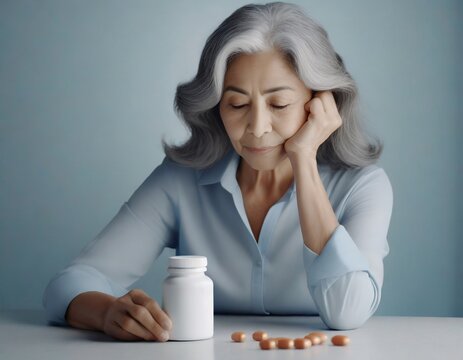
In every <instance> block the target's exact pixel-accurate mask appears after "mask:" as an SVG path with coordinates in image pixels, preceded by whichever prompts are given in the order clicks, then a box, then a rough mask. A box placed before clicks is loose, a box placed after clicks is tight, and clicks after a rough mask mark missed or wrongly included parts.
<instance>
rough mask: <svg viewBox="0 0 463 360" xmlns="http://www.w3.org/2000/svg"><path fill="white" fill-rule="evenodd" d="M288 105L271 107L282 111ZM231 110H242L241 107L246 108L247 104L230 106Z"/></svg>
mask: <svg viewBox="0 0 463 360" xmlns="http://www.w3.org/2000/svg"><path fill="white" fill-rule="evenodd" d="M288 105H289V104H287V105H271V106H272V107H273V108H275V109H278V110H282V109H284V108H286V107H288ZM230 106H231V107H232V108H233V109H242V108H243V107H245V106H247V104H243V105H230Z"/></svg>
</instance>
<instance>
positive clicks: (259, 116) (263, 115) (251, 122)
mask: <svg viewBox="0 0 463 360" xmlns="http://www.w3.org/2000/svg"><path fill="white" fill-rule="evenodd" d="M248 116H249V118H248V127H247V131H248V132H249V133H251V134H253V135H254V136H255V137H257V138H260V137H262V136H263V135H264V134H266V133H269V132H272V121H271V114H269V113H268V112H267V111H266V109H265V108H263V107H260V106H258V105H256V106H253V107H252V109H251V111H250V112H249V115H248Z"/></svg>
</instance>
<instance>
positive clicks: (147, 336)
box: [114, 313, 155, 340]
mask: <svg viewBox="0 0 463 360" xmlns="http://www.w3.org/2000/svg"><path fill="white" fill-rule="evenodd" d="M114 322H115V323H116V324H117V325H118V326H119V327H120V328H121V329H122V330H123V331H125V332H127V333H129V334H131V335H132V336H135V337H136V338H138V339H139V340H155V337H154V336H153V334H151V333H150V332H149V331H148V330H147V329H145V328H144V327H143V326H142V325H141V324H140V323H139V322H138V321H136V320H135V319H133V318H132V317H131V316H130V314H128V313H127V314H122V315H121V316H119V317H117V318H116V319H114Z"/></svg>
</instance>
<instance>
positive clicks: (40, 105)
mask: <svg viewBox="0 0 463 360" xmlns="http://www.w3.org/2000/svg"><path fill="white" fill-rule="evenodd" d="M247 2H248V1H172V2H167V1H165V2H161V1H157V2H156V1H130V2H129V1H4V0H3V1H1V2H0V291H1V293H0V309H17V308H40V307H41V297H42V293H43V290H44V288H45V286H46V284H47V283H48V281H49V279H50V278H51V277H52V276H53V275H54V274H55V273H56V272H57V271H58V270H60V269H61V268H63V267H64V266H65V265H66V264H67V263H69V262H70V261H71V260H72V259H73V258H74V257H75V256H76V255H77V254H78V253H79V252H80V250H81V249H82V248H83V246H84V245H85V244H86V243H87V242H88V241H90V240H91V239H92V238H93V237H94V236H96V234H97V233H98V232H99V231H100V230H101V229H102V228H103V227H104V226H105V225H106V224H107V223H108V222H109V221H110V220H111V218H112V217H113V216H114V215H115V214H116V213H117V211H118V210H119V207H120V206H121V205H122V203H123V202H124V201H126V200H127V199H128V198H129V197H130V195H131V194H132V192H133V191H134V190H135V189H136V188H137V187H138V186H139V185H140V184H141V182H142V181H143V180H144V179H145V178H146V177H147V176H148V175H149V173H150V172H151V171H152V170H153V169H154V167H156V166H157V165H158V164H159V163H160V162H161V161H162V159H163V156H164V155H163V152H162V148H161V143H160V141H161V137H162V136H163V135H164V136H165V138H166V139H167V140H169V141H174V142H181V141H183V140H185V139H186V136H187V132H186V130H185V128H184V127H183V126H182V125H181V123H180V121H179V120H178V119H177V117H176V115H175V114H174V112H173V97H174V93H175V88H176V85H177V84H178V83H179V82H183V81H187V80H190V79H191V78H192V77H193V76H194V75H195V73H196V69H197V66H198V61H199V56H200V53H201V50H202V47H203V46H204V43H205V40H206V38H207V36H208V35H209V34H210V33H211V32H212V31H213V30H214V29H215V28H216V27H217V26H218V25H219V23H220V22H221V21H222V20H223V19H225V17H227V16H228V15H229V14H231V12H232V11H233V10H235V9H236V8H238V7H239V6H241V5H243V4H245V3H247ZM295 3H298V4H300V5H302V6H303V7H304V8H305V9H306V12H307V13H308V14H309V15H311V16H313V17H314V18H315V19H316V20H317V21H318V22H320V23H321V24H322V26H324V27H325V29H326V30H327V31H328V34H329V36H330V39H331V41H332V43H333V45H334V47H335V49H336V50H337V52H338V53H340V54H341V56H342V57H343V58H344V60H345V62H346V66H347V68H348V70H349V71H350V73H351V74H352V75H353V77H354V79H356V80H357V82H358V85H359V89H360V94H361V103H362V108H363V111H364V114H365V115H366V116H367V118H368V121H369V126H370V129H371V130H372V131H373V132H374V133H376V134H377V135H379V136H380V137H381V138H382V139H383V141H384V143H385V150H384V155H383V157H382V158H381V161H380V163H379V164H380V166H382V167H383V168H384V169H385V170H386V172H387V174H388V175H389V178H390V180H391V183H392V185H393V189H394V210H393V215H392V220H391V226H390V231H389V245H390V249H391V252H390V254H389V256H388V257H387V258H386V259H385V279H384V286H383V297H382V302H381V305H380V307H379V309H378V312H377V314H383V315H426V316H463V281H462V280H461V279H462V278H463V261H462V260H461V258H462V255H463V239H462V233H461V228H460V227H459V223H461V220H463V217H462V214H463V207H462V205H461V204H462V203H463V195H462V191H461V190H460V189H459V185H461V181H462V173H463V171H462V169H463V160H462V155H463V153H462V150H461V147H460V145H461V141H460V138H461V135H462V134H463V126H462V121H461V120H462V115H463V107H462V95H463V94H462V93H463V89H462V80H463V72H462V70H461V64H462V63H463V56H462V55H463V54H462V53H463V49H462V39H463V31H462V24H463V17H462V12H463V6H462V2H458V1H456V0H454V1H450V0H448V1H434V2H431V1H418V0H416V1H412V0H407V1H398V0H397V1H367V0H363V1H355V2H345V1H295ZM354 4H355V5H354ZM172 254H173V251H172V250H166V251H164V252H163V254H162V256H161V257H160V258H159V259H158V260H157V261H156V262H155V263H154V264H153V266H152V268H151V269H150V271H149V272H148V273H147V274H146V276H144V277H143V278H142V279H140V281H138V282H137V283H136V284H134V287H135V286H136V287H141V288H143V289H145V291H147V292H148V293H149V294H150V295H151V296H153V297H154V298H156V299H157V300H158V301H159V300H160V284H161V282H162V279H163V278H164V277H165V276H166V270H165V268H166V263H167V262H166V259H167V257H168V256H170V255H172Z"/></svg>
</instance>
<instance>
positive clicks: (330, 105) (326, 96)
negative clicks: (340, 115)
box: [320, 91, 338, 112]
mask: <svg viewBox="0 0 463 360" xmlns="http://www.w3.org/2000/svg"><path fill="white" fill-rule="evenodd" d="M320 99H321V100H322V102H323V107H324V108H325V111H326V112H335V111H337V109H338V108H337V105H336V101H335V100H334V96H333V93H332V92H331V91H323V92H322V93H321V94H320Z"/></svg>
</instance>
